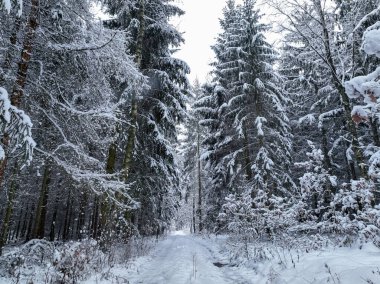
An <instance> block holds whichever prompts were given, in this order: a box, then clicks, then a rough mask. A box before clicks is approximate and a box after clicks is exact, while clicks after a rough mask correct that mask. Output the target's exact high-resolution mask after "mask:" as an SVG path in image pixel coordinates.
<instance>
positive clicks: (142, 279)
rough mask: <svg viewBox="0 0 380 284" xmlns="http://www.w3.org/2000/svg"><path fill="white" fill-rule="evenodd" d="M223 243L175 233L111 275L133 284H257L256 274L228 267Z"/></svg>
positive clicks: (90, 280)
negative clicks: (221, 249)
mask: <svg viewBox="0 0 380 284" xmlns="http://www.w3.org/2000/svg"><path fill="white" fill-rule="evenodd" d="M223 240H224V238H223V237H220V238H219V239H217V238H207V237H199V236H192V235H190V234H188V233H187V232H184V231H177V232H173V233H171V234H170V235H169V236H168V237H167V238H165V239H164V240H162V241H160V242H159V243H158V245H157V247H156V248H155V249H154V250H153V251H152V253H151V255H149V256H145V257H141V258H138V259H136V261H134V263H133V264H132V265H130V266H129V268H127V269H123V267H115V268H114V269H113V270H112V271H111V272H112V274H114V275H118V274H119V277H120V279H128V281H129V283H131V284H137V283H144V284H185V283H204V284H224V283H226V284H227V283H231V284H232V283H236V284H238V283H241V284H243V283H253V282H251V281H250V279H253V277H254V275H255V273H254V271H252V270H249V269H243V268H237V267H229V266H227V261H226V260H225V259H224V258H223V255H222V254H220V253H219V251H218V248H219V242H221V241H223ZM214 263H215V264H214ZM84 283H86V284H90V283H102V284H103V283H109V282H107V281H99V278H97V277H96V275H94V276H93V277H92V278H91V279H89V280H88V281H86V282H84Z"/></svg>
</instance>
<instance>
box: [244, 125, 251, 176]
mask: <svg viewBox="0 0 380 284" xmlns="http://www.w3.org/2000/svg"><path fill="white" fill-rule="evenodd" d="M243 135H244V162H245V164H244V168H245V175H246V178H247V180H248V181H250V180H252V170H251V166H252V163H251V156H250V151H249V138H248V129H247V123H246V122H245V121H244V122H243Z"/></svg>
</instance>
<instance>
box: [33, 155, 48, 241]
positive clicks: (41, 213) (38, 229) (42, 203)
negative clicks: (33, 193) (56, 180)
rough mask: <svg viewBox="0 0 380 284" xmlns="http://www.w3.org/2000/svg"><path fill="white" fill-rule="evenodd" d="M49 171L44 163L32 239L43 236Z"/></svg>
mask: <svg viewBox="0 0 380 284" xmlns="http://www.w3.org/2000/svg"><path fill="white" fill-rule="evenodd" d="M50 175H51V169H50V164H49V162H46V165H45V170H44V176H43V179H42V186H41V191H40V197H39V201H38V206H37V210H36V218H35V225H34V233H33V237H34V238H38V239H43V238H44V236H45V221H46V211H47V201H48V197H49V184H50Z"/></svg>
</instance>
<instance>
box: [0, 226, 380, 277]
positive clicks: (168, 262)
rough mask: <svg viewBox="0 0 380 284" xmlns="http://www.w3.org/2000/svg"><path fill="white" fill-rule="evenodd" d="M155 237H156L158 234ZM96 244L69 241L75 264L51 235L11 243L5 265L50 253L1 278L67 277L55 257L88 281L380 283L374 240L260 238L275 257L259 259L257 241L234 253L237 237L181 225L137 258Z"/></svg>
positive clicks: (0, 261) (0, 262)
mask: <svg viewBox="0 0 380 284" xmlns="http://www.w3.org/2000/svg"><path fill="white" fill-rule="evenodd" d="M152 241H153V242H154V240H153V239H152ZM95 244H96V243H94V242H93V241H92V242H91V241H90V242H87V243H86V242H84V243H83V244H82V243H80V242H76V243H75V242H74V243H72V244H70V245H67V248H68V249H67V250H66V254H67V253H68V252H69V251H71V252H74V254H73V255H77V258H78V260H75V261H71V262H70V263H71V264H70V263H67V259H66V260H64V259H63V258H62V257H59V258H57V257H55V256H54V255H53V256H49V251H55V253H56V250H51V249H50V248H49V246H51V245H49V243H48V242H46V241H36V242H34V243H33V241H32V242H31V243H29V244H26V245H25V246H21V247H14V248H12V249H9V248H8V252H7V253H6V254H5V256H3V258H0V268H1V267H5V266H4V264H5V263H4V261H6V260H7V259H16V260H17V259H18V258H14V257H13V258H10V257H8V258H7V257H6V255H8V256H12V255H17V254H18V253H20V255H24V254H25V253H24V251H29V252H30V253H32V254H33V252H34V251H36V252H37V251H39V250H40V249H39V248H44V250H45V252H44V255H45V256H46V259H45V260H44V261H43V262H40V261H39V260H38V259H39V258H40V256H38V257H37V258H36V259H33V257H31V256H26V257H24V258H25V259H26V258H31V260H29V261H27V262H25V264H24V265H22V266H20V267H19V268H15V269H16V270H15V272H16V273H15V275H17V276H16V277H12V279H11V278H9V277H7V276H5V274H4V273H5V270H3V271H0V284H10V283H20V284H25V283H33V284H39V283H51V282H49V281H50V280H48V279H54V275H55V276H56V277H55V279H59V277H62V269H61V270H59V264H58V265H57V264H54V263H53V262H52V263H50V262H49V261H48V259H51V260H54V259H61V260H60V262H61V263H62V264H61V265H64V266H62V267H66V269H67V268H70V269H71V270H70V271H71V272H76V273H77V275H78V277H77V278H76V279H77V280H78V282H75V283H82V284H108V283H109V284H121V283H130V284H139V283H143V284H182V283H183V284H184V283H190V284H193V283H198V284H226V283H231V284H232V283H234V284H250V283H255V284H264V283H265V284H266V283H273V284H303V283H305V284H306V283H314V284H318V283H321V284H322V283H336V284H338V283H340V284H360V283H375V284H380V249H379V248H377V247H375V246H374V245H372V244H365V245H364V246H362V247H361V246H355V247H351V248H348V247H336V248H333V247H329V248H325V249H319V250H315V251H309V252H306V251H304V252H300V250H298V251H294V250H287V249H282V248H277V247H275V246H273V245H271V244H262V243H260V244H258V245H260V246H262V248H264V249H265V250H266V251H269V252H270V253H269V255H271V256H272V257H269V258H267V260H261V261H259V260H257V259H254V257H253V256H254V255H255V254H253V253H252V254H251V255H250V258H251V259H250V260H249V261H241V260H243V259H245V257H246V256H245V255H243V253H244V249H247V250H251V251H253V250H254V249H255V247H254V246H252V245H250V246H247V247H245V246H241V247H242V248H244V249H243V250H241V253H240V254H239V253H238V254H236V251H235V253H234V254H232V253H231V252H229V251H230V250H231V248H232V247H236V248H238V247H239V244H236V243H233V242H231V240H230V239H229V238H227V236H209V237H208V236H194V235H190V234H189V233H188V232H185V231H177V232H173V233H171V234H170V235H169V236H167V237H166V238H163V239H160V240H158V242H157V243H156V245H155V247H154V248H153V249H152V250H150V251H149V250H148V249H147V250H144V251H145V252H148V251H149V253H148V254H147V255H145V256H140V257H135V258H134V259H132V260H131V259H129V260H127V259H128V258H125V261H122V262H120V261H119V262H110V265H104V264H105V263H106V262H105V260H106V259H107V258H108V257H107V256H106V255H103V254H102V253H101V252H97V251H96V250H94V251H91V246H92V245H95ZM141 244H143V246H147V244H148V246H147V247H151V245H152V242H151V241H149V242H148V243H146V241H145V244H144V243H141ZM37 248H38V250H37ZM227 248H228V249H227ZM256 248H257V247H256ZM61 251H65V250H62V249H61ZM237 251H239V250H237ZM61 254H62V253H61ZM38 255H39V254H38ZM68 255H71V254H68ZM133 255H137V254H133ZM232 257H234V259H233V260H232V259H231V258H232ZM24 258H23V259H24ZM230 260H232V262H231V261H230ZM99 262H103V265H97V263H99ZM38 263H39V264H38ZM85 263H88V264H87V266H88V268H82V270H78V265H79V266H80V265H85ZM117 263H118V264H117ZM231 263H232V264H234V265H231ZM237 264H239V265H237ZM7 267H12V266H9V265H8V266H7ZM8 269H9V268H8ZM57 271H58V272H57ZM59 271H61V272H59ZM81 271H82V272H81ZM91 271H92V272H91ZM54 273H55V274H54ZM60 273H61V274H60ZM2 275H3V276H2ZM17 278H18V280H17ZM81 279H82V280H81ZM83 279H86V280H84V281H83ZM30 280H33V282H30ZM46 281H48V282H46ZM60 283H61V282H60ZM70 283H71V282H70Z"/></svg>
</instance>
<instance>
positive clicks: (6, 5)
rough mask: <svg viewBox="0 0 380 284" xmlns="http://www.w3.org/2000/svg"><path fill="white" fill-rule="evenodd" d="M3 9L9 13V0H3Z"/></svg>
mask: <svg viewBox="0 0 380 284" xmlns="http://www.w3.org/2000/svg"><path fill="white" fill-rule="evenodd" d="M3 5H4V8H5V10H7V12H8V13H9V12H10V11H11V0H3Z"/></svg>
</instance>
